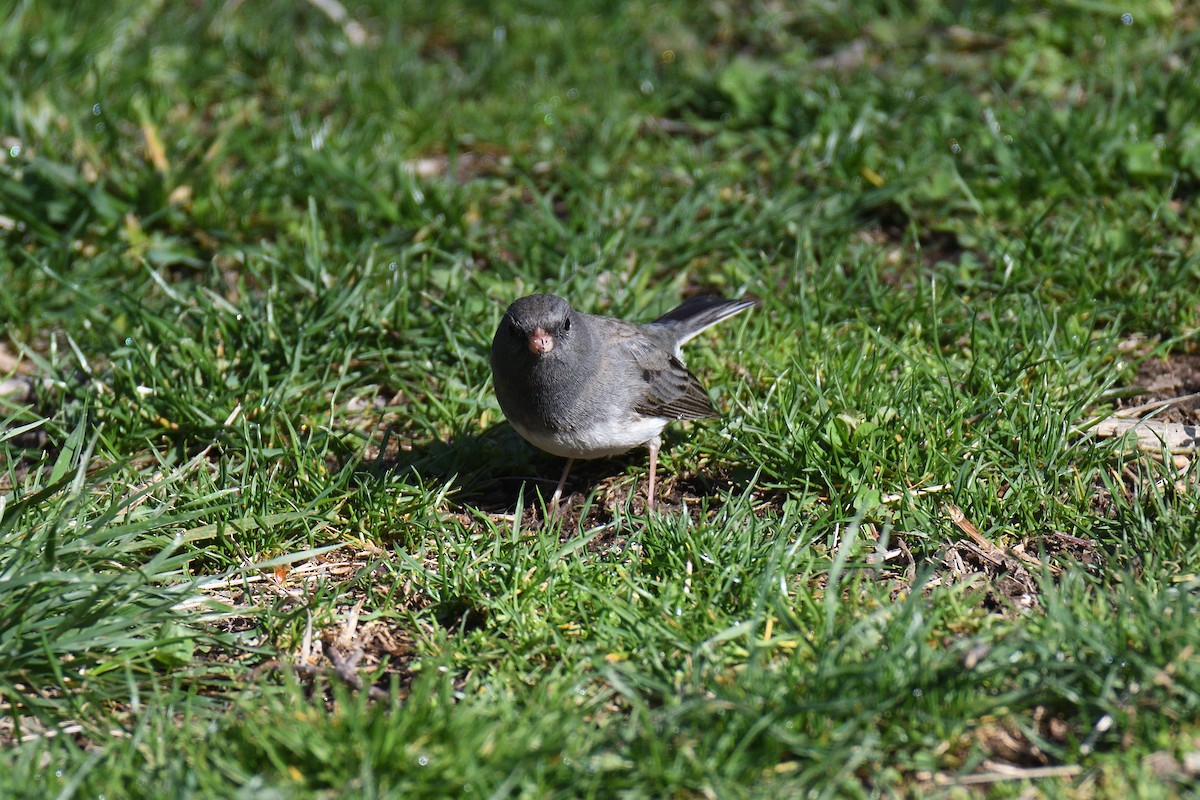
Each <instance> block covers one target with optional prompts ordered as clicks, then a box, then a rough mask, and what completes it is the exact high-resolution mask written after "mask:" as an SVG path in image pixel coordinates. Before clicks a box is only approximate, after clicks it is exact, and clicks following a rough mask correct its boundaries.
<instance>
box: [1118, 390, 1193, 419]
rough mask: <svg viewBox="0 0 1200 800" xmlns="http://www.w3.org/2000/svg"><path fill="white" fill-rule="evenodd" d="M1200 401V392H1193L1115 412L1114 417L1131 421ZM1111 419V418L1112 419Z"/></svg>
mask: <svg viewBox="0 0 1200 800" xmlns="http://www.w3.org/2000/svg"><path fill="white" fill-rule="evenodd" d="M1197 399H1200V392H1192V393H1191V394H1184V395H1180V396H1179V397H1168V398H1167V399H1166V400H1155V401H1154V402H1153V403H1143V404H1142V405H1140V406H1131V407H1130V408H1122V409H1121V410H1120V411H1114V412H1113V413H1112V417H1120V418H1122V419H1129V418H1131V417H1136V416H1139V415H1141V414H1142V413H1144V412H1146V411H1157V410H1158V409H1160V408H1168V407H1170V406H1177V405H1180V404H1181V403H1186V402H1188V401H1189V400H1197ZM1110 419H1111V417H1110Z"/></svg>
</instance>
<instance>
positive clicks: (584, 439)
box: [509, 417, 670, 458]
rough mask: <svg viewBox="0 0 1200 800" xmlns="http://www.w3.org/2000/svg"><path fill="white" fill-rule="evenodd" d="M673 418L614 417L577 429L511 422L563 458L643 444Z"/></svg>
mask: <svg viewBox="0 0 1200 800" xmlns="http://www.w3.org/2000/svg"><path fill="white" fill-rule="evenodd" d="M669 421H670V420H666V419H661V418H658V417H640V418H636V419H629V420H626V421H623V422H617V421H615V420H613V419H611V418H609V419H604V420H600V421H597V422H596V423H595V424H593V425H591V426H588V428H587V429H586V430H585V429H578V430H573V431H531V430H528V429H527V428H525V427H524V426H522V425H520V424H518V423H517V422H516V421H515V420H512V419H510V420H509V422H510V423H512V426H513V427H514V428H516V430H517V433H519V434H521V436H522V437H524V438H525V440H526V441H528V442H529V443H530V444H532V445H533V446H534V447H538V448H540V449H542V450H545V451H546V452H547V453H552V454H554V455H556V456H562V457H563V458H603V457H605V456H615V455H617V454H618V453H624V452H625V451H626V450H629V449H631V448H634V447H637V446H638V445H643V444H646V443H647V442H649V441H650V440H651V439H654V438H656V437H657V436H658V435H659V434H660V433H662V430H663V428H665V427H667V423H668V422H669Z"/></svg>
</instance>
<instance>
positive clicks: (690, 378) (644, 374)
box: [619, 326, 720, 419]
mask: <svg viewBox="0 0 1200 800" xmlns="http://www.w3.org/2000/svg"><path fill="white" fill-rule="evenodd" d="M622 333H624V334H625V335H624V336H621V337H620V341H619V346H621V347H623V348H625V349H626V350H627V351H628V352H629V354H630V355H632V356H633V362H634V363H635V364H636V366H637V369H638V372H639V375H638V376H637V377H638V378H639V379H640V381H641V386H640V389H641V392H640V395H641V396H640V397H639V398H638V400H637V402H636V405H635V406H634V408H635V409H636V410H637V412H638V413H639V414H646V415H647V416H654V417H665V418H669V419H706V418H709V417H717V416H720V415H719V414H718V413H717V409H716V408H714V407H713V404H712V401H711V400H709V399H708V392H706V391H705V390H704V386H703V385H702V384H701V383H700V381H699V380H697V379H696V376H695V375H693V374H692V373H691V372H689V371H688V368H687V367H685V366H684V365H683V362H682V361H680V360H679V359H678V358H677V357H676V356H675V355H674V354H673V353H671V352H669V351H667V350H664V349H663V348H662V347H661V346H660V345H659V344H657V343H656V342H654V341H652V340H651V339H650V338H649V337H647V336H645V335H644V334H643V333H642V332H641V331H639V330H636V329H635V328H634V326H630V328H628V329H626V330H624V331H622Z"/></svg>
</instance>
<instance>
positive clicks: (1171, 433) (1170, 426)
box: [1095, 416, 1200, 455]
mask: <svg viewBox="0 0 1200 800" xmlns="http://www.w3.org/2000/svg"><path fill="white" fill-rule="evenodd" d="M1130 431H1132V432H1133V434H1134V436H1136V437H1137V447H1138V449H1139V450H1146V451H1149V452H1151V453H1162V451H1163V450H1164V448H1165V449H1166V451H1167V452H1168V453H1171V454H1173V455H1178V454H1183V453H1194V452H1196V450H1198V449H1200V428H1198V427H1197V426H1195V425H1185V424H1183V423H1181V422H1159V421H1158V420H1153V419H1149V420H1131V419H1118V418H1117V417H1116V416H1112V417H1108V418H1107V419H1102V420H1100V422H1098V423H1096V427H1095V432H1096V435H1097V436H1102V437H1111V436H1116V437H1121V436H1125V435H1126V434H1128V433H1129V432H1130Z"/></svg>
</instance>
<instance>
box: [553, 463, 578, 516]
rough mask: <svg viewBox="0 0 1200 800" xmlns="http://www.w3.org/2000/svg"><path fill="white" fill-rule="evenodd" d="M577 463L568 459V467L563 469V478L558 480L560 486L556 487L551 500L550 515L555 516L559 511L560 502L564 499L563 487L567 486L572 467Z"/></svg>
mask: <svg viewBox="0 0 1200 800" xmlns="http://www.w3.org/2000/svg"><path fill="white" fill-rule="evenodd" d="M574 463H575V459H573V458H568V459H567V465H566V466H565V467H563V473H562V477H561V478H559V479H558V486H555V487H554V496H553V497H551V498H550V513H551V514H554V513H556V512H557V511H558V501H559V499H560V498H561V497H562V490H563V487H564V486H566V485H567V476H568V475H570V474H571V465H572V464H574Z"/></svg>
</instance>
